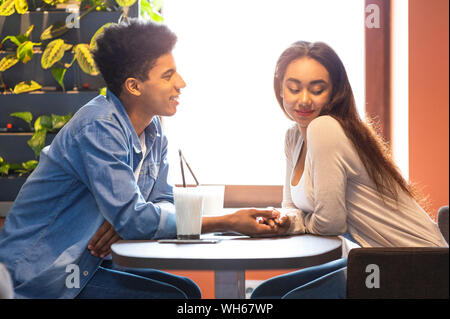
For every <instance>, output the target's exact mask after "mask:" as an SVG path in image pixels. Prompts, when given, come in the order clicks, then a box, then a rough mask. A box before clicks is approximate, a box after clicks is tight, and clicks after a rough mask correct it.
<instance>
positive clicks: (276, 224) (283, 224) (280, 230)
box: [258, 210, 291, 235]
mask: <svg viewBox="0 0 450 319" xmlns="http://www.w3.org/2000/svg"><path fill="white" fill-rule="evenodd" d="M275 211H277V210H275ZM277 212H278V211H277ZM278 214H279V216H278V217H277V218H259V219H258V222H259V223H261V224H267V225H269V226H271V227H272V228H274V229H276V232H275V235H286V234H287V232H288V230H289V226H290V225H291V221H290V219H289V217H288V216H286V215H285V216H281V214H280V213H279V212H278Z"/></svg>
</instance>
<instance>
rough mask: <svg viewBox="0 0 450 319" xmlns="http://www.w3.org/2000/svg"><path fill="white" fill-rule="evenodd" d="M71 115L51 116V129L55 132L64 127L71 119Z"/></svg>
mask: <svg viewBox="0 0 450 319" xmlns="http://www.w3.org/2000/svg"><path fill="white" fill-rule="evenodd" d="M71 117H72V114H70V113H69V114H67V115H55V114H52V129H53V130H57V129H60V128H61V127H63V126H64V125H66V123H67V122H69V120H70V119H71Z"/></svg>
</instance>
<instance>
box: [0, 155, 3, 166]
mask: <svg viewBox="0 0 450 319" xmlns="http://www.w3.org/2000/svg"><path fill="white" fill-rule="evenodd" d="M1 163H3V157H1V156H0V164H1Z"/></svg>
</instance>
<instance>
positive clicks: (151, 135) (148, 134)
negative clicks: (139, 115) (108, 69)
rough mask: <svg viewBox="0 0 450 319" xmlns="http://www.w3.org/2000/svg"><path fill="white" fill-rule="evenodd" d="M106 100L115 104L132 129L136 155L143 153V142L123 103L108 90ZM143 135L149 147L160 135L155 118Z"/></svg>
mask: <svg viewBox="0 0 450 319" xmlns="http://www.w3.org/2000/svg"><path fill="white" fill-rule="evenodd" d="M106 99H107V100H108V101H110V102H111V103H113V105H114V106H115V107H116V109H117V111H118V112H119V114H120V115H121V116H122V118H123V119H124V121H125V123H126V125H127V126H128V128H129V129H130V131H131V138H132V141H133V148H134V151H135V152H136V153H141V152H142V146H141V142H140V140H139V137H138V136H137V134H136V131H135V130H134V127H133V124H132V123H131V120H130V117H129V116H128V113H127V111H126V110H125V106H123V104H122V101H120V99H119V98H118V97H117V96H116V95H115V94H114V93H113V92H111V90H106ZM143 133H144V134H145V141H146V144H147V146H148V145H149V144H150V143H151V141H153V140H154V139H155V137H156V136H157V135H159V132H158V128H157V125H156V123H155V118H153V120H152V121H151V122H150V124H149V125H148V126H147V127H146V128H145V129H144V132H143Z"/></svg>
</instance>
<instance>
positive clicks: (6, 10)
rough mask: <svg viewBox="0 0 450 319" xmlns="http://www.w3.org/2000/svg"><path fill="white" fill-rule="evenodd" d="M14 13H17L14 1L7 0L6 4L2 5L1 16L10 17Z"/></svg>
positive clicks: (0, 7)
mask: <svg viewBox="0 0 450 319" xmlns="http://www.w3.org/2000/svg"><path fill="white" fill-rule="evenodd" d="M14 12H16V9H15V6H14V0H5V2H3V3H2V4H1V5H0V16H10V15H11V14H13V13H14Z"/></svg>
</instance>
